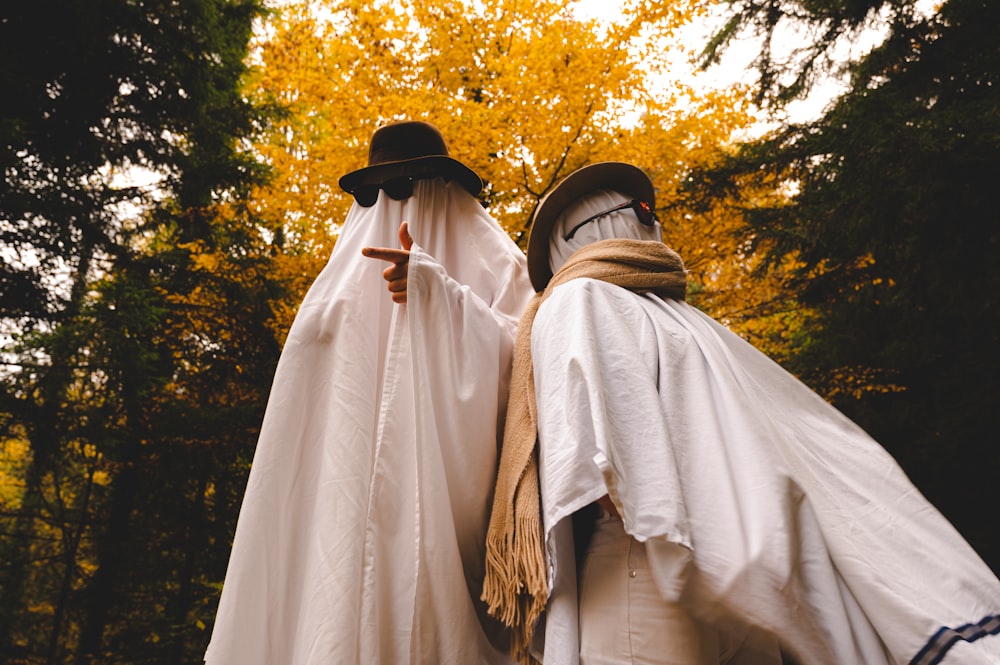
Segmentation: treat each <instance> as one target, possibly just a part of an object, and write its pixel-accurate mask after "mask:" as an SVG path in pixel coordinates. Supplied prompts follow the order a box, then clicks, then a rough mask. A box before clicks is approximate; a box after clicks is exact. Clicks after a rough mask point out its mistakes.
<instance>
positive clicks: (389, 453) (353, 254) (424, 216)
mask: <svg viewBox="0 0 1000 665" xmlns="http://www.w3.org/2000/svg"><path fill="white" fill-rule="evenodd" d="M403 220H407V221H408V222H409V225H410V231H411V234H412V235H413V238H414V240H415V243H416V244H415V245H414V247H413V250H412V255H411V261H410V268H409V270H410V272H409V294H408V295H409V299H408V304H407V305H404V306H399V305H394V304H393V303H392V302H391V300H390V297H389V293H388V291H387V290H386V284H385V281H384V280H383V279H382V277H381V272H382V270H384V269H385V268H386V267H387V266H388V264H386V263H384V262H382V261H377V260H373V259H369V258H365V257H362V256H361V253H360V251H361V248H362V247H365V246H389V247H397V246H398V238H397V232H398V228H399V224H400V222H401V221H403ZM530 296H531V287H530V284H529V282H528V278H527V270H526V268H525V261H524V256H523V254H522V253H521V251H520V250H519V249H518V248H517V247H516V246H515V245H514V243H513V242H512V241H511V240H510V238H509V237H508V236H507V235H506V234H505V233H504V232H503V231H502V229H500V227H499V225H497V223H496V222H495V221H494V220H493V219H492V218H491V217H489V215H488V214H487V213H486V212H485V211H484V210H483V209H482V207H481V206H480V204H479V203H478V202H477V201H476V200H475V199H474V198H473V197H471V196H470V195H469V194H468V193H467V192H465V191H464V190H463V189H461V187H460V186H458V185H457V184H455V183H445V182H444V181H443V180H441V179H438V180H424V181H418V182H416V183H415V193H414V196H413V197H412V198H410V199H407V200H404V201H393V200H391V199H388V198H387V197H385V196H380V198H379V200H378V202H377V203H376V204H375V206H373V207H371V208H362V207H359V206H357V205H355V206H354V207H352V209H351V211H350V213H349V214H348V217H347V219H346V221H345V224H344V227H343V230H342V233H341V235H340V238H339V239H338V241H337V245H336V248H335V250H334V252H333V254H332V256H331V258H330V261H329V263H328V264H327V266H326V267H325V269H324V270H323V271H322V272H321V274H320V275H319V276H318V277H317V279H316V281H315V283H314V284H313V285H312V287H311V288H310V290H309V293H308V294H307V295H306V297H305V299H304V301H303V302H302V305H301V307H300V309H299V312H298V314H297V316H296V319H295V322H294V323H293V325H292V327H291V329H290V332H289V335H288V339H287V341H286V344H285V347H284V349H283V351H282V354H281V358H280V361H279V363H278V367H277V370H276V373H275V378H274V383H273V386H272V389H271V395H270V399H269V402H268V406H267V410H266V413H265V416H264V421H263V425H262V429H261V434H260V439H259V442H258V444H257V449H256V452H255V456H254V461H253V466H252V469H251V471H250V476H249V480H248V484H247V489H246V493H245V496H244V500H243V505H242V508H241V512H240V517H239V522H238V525H237V529H236V535H235V539H234V543H233V549H232V554H231V558H230V563H229V568H228V571H227V574H226V580H225V584H224V587H223V591H222V597H221V600H220V604H219V610H218V616H217V618H216V623H215V627H214V631H213V634H212V640H211V643H210V644H209V647H208V651H207V653H206V655H205V662H206V663H208V664H209V665H223V664H225V665H254V664H260V665H264V664H267V665H319V664H322V665H330V664H332V663H337V664H338V665H339V664H343V663H363V664H365V665H367V664H370V663H379V662H382V663H454V664H456V665H466V664H467V663H480V662H483V663H504V662H507V659H506V656H503V655H501V653H500V652H498V651H497V650H495V649H493V647H492V646H491V645H490V644H489V643H488V641H487V638H486V637H485V634H484V631H483V629H482V628H481V624H480V621H479V618H477V607H476V604H477V603H478V600H476V601H474V600H473V598H476V599H478V595H479V589H480V586H481V579H482V561H483V541H484V534H485V528H486V520H487V518H488V499H489V498H490V490H491V488H492V483H493V478H494V473H495V465H496V450H497V430H498V422H499V423H502V414H499V420H498V411H499V410H502V409H503V408H504V406H505V402H506V389H507V381H508V380H509V371H510V370H509V365H510V354H511V351H512V348H513V336H514V332H515V328H516V325H517V320H518V317H519V315H520V313H521V310H522V309H523V307H524V305H525V303H526V302H527V300H528V298H529V297H530ZM470 589H471V592H470ZM483 615H484V613H483Z"/></svg>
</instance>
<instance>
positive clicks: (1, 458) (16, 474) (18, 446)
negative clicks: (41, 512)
mask: <svg viewBox="0 0 1000 665" xmlns="http://www.w3.org/2000/svg"><path fill="white" fill-rule="evenodd" d="M30 458H31V447H30V446H29V445H28V442H27V441H26V440H25V439H22V438H9V439H5V440H3V441H0V508H2V509H3V510H4V511H13V510H17V509H18V508H20V507H21V497H22V496H23V494H24V484H23V481H22V478H23V476H24V470H25V469H26V468H27V466H28V463H29V462H30Z"/></svg>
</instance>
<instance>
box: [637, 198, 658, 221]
mask: <svg viewBox="0 0 1000 665" xmlns="http://www.w3.org/2000/svg"><path fill="white" fill-rule="evenodd" d="M632 210H634V211H635V216H636V217H638V218H639V223H640V224H642V225H643V226H652V225H653V222H654V221H656V213H654V212H653V208H651V207H650V205H649V204H648V203H646V202H645V201H638V200H636V201H632Z"/></svg>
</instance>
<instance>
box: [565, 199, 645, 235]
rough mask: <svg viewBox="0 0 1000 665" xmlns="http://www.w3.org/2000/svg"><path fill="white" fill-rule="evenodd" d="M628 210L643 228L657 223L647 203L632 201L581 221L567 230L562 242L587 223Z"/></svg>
mask: <svg viewBox="0 0 1000 665" xmlns="http://www.w3.org/2000/svg"><path fill="white" fill-rule="evenodd" d="M628 208H631V209H632V211H633V212H635V216H636V218H638V220H639V223H640V224H642V225H643V226H650V227H651V226H653V224H654V223H655V222H656V221H657V220H656V213H655V212H653V208H652V207H651V206H650V205H649V204H648V203H646V202H645V201H640V200H639V199H632V200H631V201H628V202H626V203H623V204H621V205H618V206H615V207H614V208H611V209H610V210H605V211H604V212H599V213H597V214H596V215H591V216H590V217H588V218H587V219H585V220H583V221H582V222H580V223H579V224H577V225H576V226H574V227H573V228H571V229H570V230H569V233H567V234H566V236H565V237H564V238H563V240H569V239H570V238H572V237H573V234H574V233H576V231H577V229H579V228H580V227H581V226H583V225H584V224H586V223H588V222H592V221H594V220H595V219H598V218H600V217H604V216H605V215H610V214H611V213H613V212H618V211H619V210H626V209H628Z"/></svg>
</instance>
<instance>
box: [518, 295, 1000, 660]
mask: <svg viewBox="0 0 1000 665" xmlns="http://www.w3.org/2000/svg"><path fill="white" fill-rule="evenodd" d="M532 357H533V361H534V368H535V386H536V393H537V396H538V397H537V399H538V428H539V441H540V445H539V449H540V454H539V472H540V483H541V496H542V511H543V524H544V533H545V539H546V553H547V559H548V562H549V582H550V585H552V586H551V588H552V595H551V597H550V601H549V606H548V610H547V617H546V620H545V636H544V662H545V663H546V665H549V664H550V663H559V664H569V665H573V664H575V663H576V662H577V661H576V655H575V650H576V648H577V644H578V639H579V636H578V635H577V634H576V630H577V627H576V624H575V622H576V616H577V614H576V613H577V608H576V605H575V603H576V591H575V589H574V588H573V586H574V580H573V577H574V573H573V572H572V565H573V564H572V561H573V553H572V536H571V535H568V533H567V527H568V526H569V522H570V520H568V519H566V518H567V517H569V516H570V515H571V514H572V513H573V512H575V511H577V510H579V509H580V508H582V507H583V506H585V505H587V504H588V503H590V502H592V501H594V500H596V499H598V498H599V497H600V496H602V495H603V494H605V493H609V494H610V495H611V498H612V500H613V501H614V502H615V504H616V507H617V508H618V510H619V512H620V513H621V514H622V515H623V517H624V525H625V530H626V531H627V532H628V533H629V534H631V535H632V536H634V537H635V538H637V539H638V540H640V541H643V542H645V543H646V548H647V554H648V556H649V560H650V567H651V570H652V572H653V575H654V579H655V581H656V582H657V585H658V589H659V591H660V593H661V595H662V596H663V597H664V598H668V599H677V600H679V601H680V602H683V603H685V604H687V605H688V606H689V607H690V608H692V611H693V612H694V613H695V614H696V615H698V616H699V617H700V618H702V619H705V620H710V621H713V622H715V623H716V625H719V626H722V627H724V628H727V629H730V630H732V631H734V632H735V633H736V634H741V633H743V631H745V630H746V629H747V628H748V627H752V628H754V630H755V631H764V633H765V634H769V635H773V636H775V637H777V638H778V639H779V640H780V642H781V644H782V645H783V647H784V648H785V649H787V650H788V651H791V652H792V653H793V654H795V656H796V658H797V662H801V663H808V664H809V665H844V664H845V663H852V664H854V663H864V664H865V665H880V664H882V665H888V664H890V663H892V664H896V665H902V664H906V663H911V662H913V663H921V664H923V663H932V662H938V661H937V660H934V659H933V658H934V656H933V654H934V648H941V647H943V646H945V642H947V641H948V640H949V639H950V637H949V635H952V634H951V633H949V632H948V630H949V629H951V630H960V629H962V627H963V626H967V625H968V624H976V623H977V622H980V621H983V620H985V621H984V623H983V626H985V628H982V627H975V626H973V627H972V628H971V629H968V630H966V632H965V634H966V635H967V637H973V636H975V637H974V639H973V641H971V642H967V641H964V640H959V641H957V642H955V643H954V645H953V646H951V647H950V650H948V651H947V653H946V656H945V658H944V660H943V661H941V662H943V663H946V664H951V665H959V664H960V665H973V664H975V665H979V664H983V665H985V664H986V663H998V662H1000V635H997V634H995V633H996V632H997V630H1000V625H998V626H995V627H994V628H990V626H993V623H990V622H991V621H992V622H997V621H998V620H997V619H996V618H995V617H996V615H998V614H1000V582H998V580H997V578H996V576H995V575H994V574H993V573H992V572H991V571H990V569H989V568H988V567H987V566H986V565H985V564H984V563H983V562H982V560H981V559H980V558H979V557H978V555H977V554H976V553H975V552H974V551H973V550H972V549H971V548H970V547H969V546H968V544H967V543H966V542H965V541H964V539H963V538H962V537H961V536H960V535H959V534H958V533H957V532H956V531H955V530H954V528H953V527H952V526H951V524H949V523H948V522H947V521H946V520H945V519H944V517H942V516H941V515H940V514H939V513H938V512H937V510H936V509H934V508H933V507H932V506H931V505H930V504H929V503H928V502H927V501H926V500H925V499H924V498H923V497H922V496H921V495H920V493H919V492H918V491H917V490H916V488H914V487H913V485H912V484H911V483H910V481H909V480H908V479H907V478H906V476H905V475H904V474H903V472H902V471H901V469H900V468H899V467H898V465H897V464H896V462H895V461H894V460H893V459H892V458H891V456H890V455H889V454H888V453H887V452H886V451H885V450H884V449H883V448H882V447H881V446H879V445H878V444H877V443H876V442H875V441H873V440H872V439H871V438H870V437H869V436H868V435H867V434H866V433H865V432H863V431H862V430H861V429H860V428H858V427H857V426H856V425H855V424H854V423H852V422H851V421H850V420H848V419H847V418H846V417H844V416H843V415H842V414H841V413H839V412H838V411H836V410H835V409H834V408H832V407H831V406H830V405H829V404H827V403H826V402H824V401H823V400H822V399H820V398H819V397H818V396H817V395H816V394H815V393H813V392H812V391H811V390H809V389H808V388H807V387H806V386H804V385H803V384H801V383H800V382H799V381H797V380H796V379H795V378H794V377H792V376H791V375H790V374H788V373H787V372H785V371H784V370H783V369H781V368H780V367H779V366H778V365H777V364H775V363H774V362H772V361H771V360H770V359H768V358H767V357H766V356H764V355H763V354H761V353H759V352H758V351H756V350H755V349H754V348H753V347H751V346H750V345H749V344H747V343H746V342H744V341H743V340H741V339H740V338H739V337H737V336H736V335H734V334H733V333H731V332H730V331H728V330H727V329H726V328H724V327H723V326H721V325H720V324H718V323H717V322H715V321H713V320H712V319H711V318H709V317H707V316H705V315H704V314H703V313H701V312H699V311H698V310H697V309H695V308H693V307H691V306H689V305H687V304H686V303H683V302H676V301H665V300H662V299H660V298H658V297H656V296H653V295H644V296H640V295H637V294H634V293H632V292H630V291H627V290H625V289H622V288H619V287H616V286H613V285H610V284H607V283H604V282H598V281H595V280H592V279H578V280H574V281H573V282H570V283H567V284H565V285H562V286H560V287H558V288H557V289H556V290H555V291H554V292H553V293H552V295H551V296H550V297H549V298H548V300H547V301H546V302H545V303H543V304H542V306H541V308H540V309H539V311H538V314H537V316H536V318H535V322H534V327H533V334H532ZM658 551H661V552H663V554H662V555H660V554H658ZM678 551H681V552H686V559H684V558H682V559H679V557H678V556H677V553H678ZM679 561H680V563H679ZM659 562H665V564H664V566H662V567H660V568H658V563H659ZM991 617H994V618H993V619H991ZM941 629H945V630H944V632H940V631H941ZM991 630H992V632H993V633H994V634H988V633H989V632H990V631H991ZM751 635H753V633H751ZM936 635H937V636H938V637H937V639H936V640H935V636H936ZM976 637H977V638H978V639H975V638H976ZM757 644H766V640H761V641H755V640H751V641H750V642H748V643H747V644H746V647H747V648H746V649H745V650H744V652H743V653H742V654H741V655H740V656H741V657H737V658H736V659H735V660H734V662H737V661H738V662H749V663H753V662H756V661H755V659H754V658H753V655H752V653H753V650H754V648H756V645H757ZM929 644H930V645H931V647H930V648H928V649H926V650H924V648H925V646H927V645H929ZM922 650H924V651H923V652H922ZM918 656H919V657H918Z"/></svg>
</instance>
